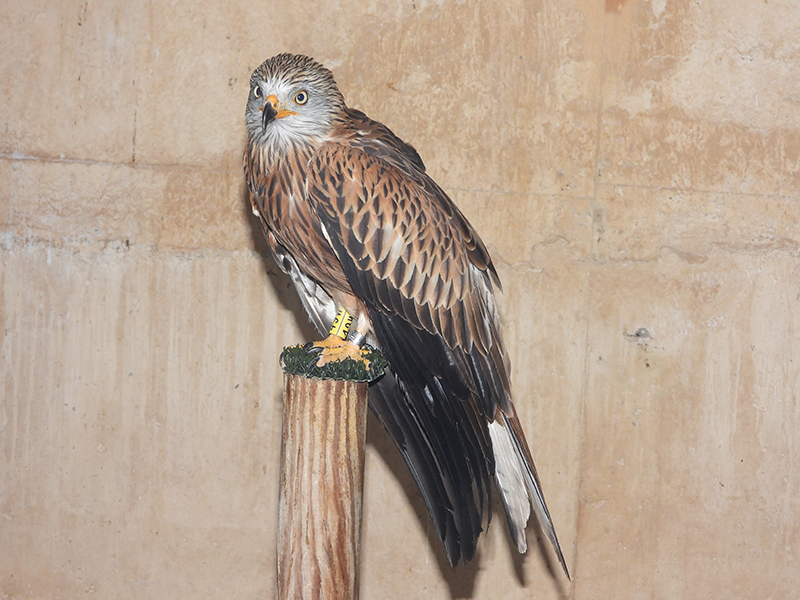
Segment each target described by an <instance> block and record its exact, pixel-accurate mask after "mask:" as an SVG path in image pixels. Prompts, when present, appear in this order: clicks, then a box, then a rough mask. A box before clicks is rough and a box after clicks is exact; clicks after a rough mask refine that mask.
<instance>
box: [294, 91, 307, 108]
mask: <svg viewBox="0 0 800 600" xmlns="http://www.w3.org/2000/svg"><path fill="white" fill-rule="evenodd" d="M306 102H308V92H307V91H305V90H300V91H299V92H297V93H296V94H295V95H294V103H295V104H299V105H300V106H302V105H303V104H305V103H306Z"/></svg>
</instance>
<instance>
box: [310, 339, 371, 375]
mask: <svg viewBox="0 0 800 600" xmlns="http://www.w3.org/2000/svg"><path fill="white" fill-rule="evenodd" d="M313 346H314V347H315V348H319V349H320V350H321V352H320V357H319V360H318V361H317V366H318V367H322V366H324V365H327V364H328V363H332V362H338V361H340V360H345V359H346V358H352V359H353V360H354V361H356V362H360V363H362V364H363V365H364V367H365V368H368V367H369V359H368V358H366V355H367V354H368V351H367V350H363V349H361V348H359V347H358V346H357V345H356V344H354V343H353V342H348V341H347V340H343V339H342V338H340V337H339V336H338V335H334V334H331V335H329V336H328V337H326V338H325V339H324V340H320V341H319V342H314V343H313Z"/></svg>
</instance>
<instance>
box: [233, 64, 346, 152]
mask: <svg viewBox="0 0 800 600" xmlns="http://www.w3.org/2000/svg"><path fill="white" fill-rule="evenodd" d="M343 109H344V98H343V97H342V94H341V92H340V91H339V88H338V87H336V81H334V79H333V74H332V73H331V72H330V71H329V70H328V69H326V68H325V67H323V66H322V65H321V64H319V63H318V62H316V61H314V60H313V59H311V58H308V57H307V56H301V55H296V54H279V55H277V56H273V57H272V58H269V59H267V60H266V61H264V63H263V64H262V65H261V66H260V67H258V68H257V69H256V70H255V71H254V72H253V75H252V77H251V78H250V97H249V99H248V101H247V111H246V113H245V117H246V122H247V133H248V136H249V138H250V142H251V143H252V144H256V145H260V146H262V147H269V148H271V149H272V150H275V151H281V150H285V149H286V147H288V146H289V145H291V144H307V143H313V142H314V141H318V140H320V139H322V138H324V137H325V135H326V134H327V133H328V131H329V130H330V128H331V124H332V122H333V119H334V117H335V116H336V115H337V114H338V113H340V112H341V111H342V110H343Z"/></svg>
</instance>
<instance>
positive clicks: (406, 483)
mask: <svg viewBox="0 0 800 600" xmlns="http://www.w3.org/2000/svg"><path fill="white" fill-rule="evenodd" d="M241 195H242V203H241V205H242V210H243V212H244V216H245V219H246V220H247V222H248V224H249V225H250V234H251V239H252V243H253V249H254V250H255V251H256V252H258V254H259V255H260V256H261V259H262V264H263V267H264V272H265V274H266V276H267V279H268V280H269V282H270V284H271V285H272V286H273V288H274V290H275V292H276V295H277V296H278V300H279V302H280V303H281V306H283V307H284V308H286V309H287V310H289V311H291V312H292V314H294V315H295V317H296V320H297V325H298V327H299V329H300V332H301V334H302V336H303V338H304V340H306V341H310V340H316V339H319V337H320V336H319V332H317V330H316V329H315V328H314V326H313V325H312V324H311V323H310V321H309V320H308V319H307V318H306V316H305V311H304V309H303V305H302V303H301V302H300V299H299V297H298V296H297V293H296V292H295V290H294V285H293V284H292V282H291V280H290V279H289V276H288V275H286V274H285V273H284V272H283V271H282V270H281V269H280V268H279V267H278V265H277V264H276V263H275V260H274V259H273V257H272V252H271V250H270V248H269V245H268V243H267V240H266V237H265V236H264V231H263V229H262V227H261V222H260V221H259V219H258V217H256V216H255V215H254V214H253V212H252V210H251V208H250V197H249V192H248V190H247V187H246V186H245V185H244V184H243V185H242V188H241ZM301 341H302V340H301ZM298 343H299V341H298ZM281 393H282V392H279V393H278V395H277V397H276V398H277V401H279V402H280V401H282V398H281ZM367 444H369V445H371V446H372V447H373V448H375V450H377V452H378V454H379V455H380V457H381V460H383V462H384V463H385V464H386V466H387V467H388V468H389V470H390V471H391V472H392V474H393V476H394V477H395V479H397V481H398V482H399V483H400V486H401V487H402V488H403V491H404V492H405V495H406V498H407V499H408V502H409V504H410V505H411V507H412V509H413V511H414V513H415V514H416V516H417V518H418V519H419V521H420V523H421V524H422V526H423V530H424V531H425V534H426V537H427V539H428V545H429V547H430V548H431V550H432V553H433V556H434V557H435V559H436V562H437V564H438V567H439V572H440V574H441V576H442V579H443V580H444V581H445V582H446V583H447V586H448V588H449V591H450V597H451V598H453V599H469V598H473V597H474V594H475V581H476V579H477V576H478V573H479V571H480V560H481V556H480V547H479V548H478V551H477V555H476V557H475V559H474V560H472V561H471V562H469V563H467V564H461V565H457V566H456V567H451V566H450V563H449V561H448V560H447V555H446V554H445V551H444V545H443V544H442V542H441V540H440V539H439V537H438V535H437V534H436V531H435V529H434V527H433V526H432V523H431V521H430V516H429V514H428V510H427V508H426V506H425V502H424V500H423V499H422V496H421V495H420V493H419V488H418V487H417V484H416V482H415V481H414V478H413V477H412V475H411V472H410V471H409V470H408V467H407V466H406V464H405V461H404V460H403V457H402V456H401V455H400V451H399V450H398V449H397V448H396V447H395V445H394V443H393V442H392V440H391V438H390V437H389V435H388V434H387V433H386V431H385V430H384V429H383V427H382V426H381V424H380V422H379V421H378V419H377V418H376V417H375V416H374V415H373V414H372V413H371V412H370V414H369V418H368V421H367ZM494 496H495V499H494V503H495V504H497V503H498V502H499V500H498V499H497V494H495V495H494ZM492 510H493V513H494V516H495V517H498V516H499V517H501V518H504V516H503V509H502V507H500V506H493V507H492ZM493 521H494V519H493ZM532 521H534V522H535V521H536V519H532ZM535 527H536V539H537V542H538V546H539V549H540V551H541V554H542V556H544V557H545V562H546V566H547V569H548V571H549V573H550V575H551V576H552V577H553V578H554V579H556V580H557V581H559V587H560V591H561V594H560V595H561V597H562V598H565V599H566V598H567V593H566V590H564V588H563V587H562V586H561V583H560V579H559V577H558V576H557V574H556V570H555V569H556V567H558V565H557V564H554V563H553V561H552V559H551V558H550V555H549V554H548V552H547V548H545V543H544V541H543V540H544V538H543V535H542V531H541V529H540V528H539V526H538V523H537V524H536V525H535ZM506 537H507V538H508V543H509V544H510V546H509V547H510V548H511V547H513V545H512V542H511V538H510V534H508V531H507V529H506ZM511 556H512V561H513V564H514V573H515V575H516V578H517V581H518V583H519V584H520V585H521V586H522V587H524V586H525V567H524V565H525V560H526V557H525V556H523V555H521V554H518V553H517V552H516V551H513V552H511Z"/></svg>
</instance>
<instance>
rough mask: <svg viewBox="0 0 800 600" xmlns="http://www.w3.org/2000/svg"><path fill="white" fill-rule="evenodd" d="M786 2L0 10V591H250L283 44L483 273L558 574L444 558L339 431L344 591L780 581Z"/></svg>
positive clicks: (271, 442) (797, 299)
mask: <svg viewBox="0 0 800 600" xmlns="http://www.w3.org/2000/svg"><path fill="white" fill-rule="evenodd" d="M798 31H800V10H798V5H797V2H796V0H769V2H766V1H765V2H753V1H751V0H728V1H725V2H722V1H720V2H688V1H678V0H638V1H637V0H629V1H626V0H607V1H606V2H605V4H604V3H603V1H602V0H535V1H528V0H509V1H507V2H506V1H504V2H495V1H494V0H483V1H476V2H466V1H461V2H456V1H449V2H448V1H439V2H435V1H426V0H403V1H402V2H401V1H392V0H375V1H371V2H362V1H360V0H339V1H337V2H321V1H318V0H307V1H305V2H274V1H272V0H267V1H261V2H254V1H249V0H248V1H242V2H231V1H226V0H222V1H220V2H201V3H189V2H180V3H179V2H153V3H145V2H127V1H122V0H109V1H108V2H92V1H88V0H78V1H71V2H68V1H65V2H60V3H55V2H52V1H50V0H25V1H24V2H23V1H19V0H16V1H12V2H6V3H5V4H4V5H3V7H2V8H0V82H2V83H0V286H2V292H1V293H2V296H0V325H1V327H0V331H1V332H2V333H1V335H2V339H1V340H0V343H2V362H1V363H0V396H1V397H0V596H2V597H3V598H43V599H57V598H83V597H86V596H87V595H92V594H94V595H95V596H96V597H100V598H153V599H173V598H220V599H222V598H225V599H227V598H271V597H273V594H274V570H275V566H274V565H275V534H276V531H275V522H276V517H277V497H278V494H277V483H278V474H277V472H276V468H277V462H278V456H279V429H280V421H279V419H280V410H281V407H280V400H279V393H280V385H279V384H280V373H279V370H278V367H277V353H278V352H279V350H280V348H281V347H282V346H283V345H286V344H289V343H294V342H299V341H303V340H306V339H309V338H310V337H311V332H310V329H309V328H308V326H307V325H306V324H305V323H304V318H303V317H302V316H301V315H300V313H299V312H298V306H297V302H296V300H295V298H294V293H293V290H291V289H289V287H288V282H287V280H286V279H285V278H284V277H282V276H280V275H278V274H277V273H276V271H277V269H276V268H275V266H274V265H273V264H272V263H271V261H270V260H269V259H268V258H267V259H265V258H262V255H261V253H262V252H263V250H264V245H263V242H262V241H261V240H260V238H259V233H258V231H257V230H255V229H254V225H253V223H252V221H251V220H250V218H249V216H248V214H247V213H248V211H247V208H246V200H245V194H244V188H243V183H242V176H241V169H240V156H241V151H242V148H243V142H244V128H243V112H244V105H245V101H246V97H247V94H248V79H249V76H250V73H251V71H252V69H253V68H255V67H256V66H257V65H258V64H259V63H260V62H261V61H262V60H263V59H265V58H266V57H268V56H270V55H272V54H275V53H278V52H281V51H287V50H288V51H294V52H301V53H307V54H310V55H312V56H314V57H316V58H317V59H319V60H321V61H323V62H324V63H326V64H327V65H328V66H330V67H331V68H333V69H334V72H335V73H336V75H337V78H338V81H339V83H340V86H341V88H342V90H343V92H344V94H345V96H346V98H347V99H348V101H349V103H350V104H351V105H355V106H357V107H359V108H361V109H363V110H365V111H366V112H367V113H368V114H370V115H372V116H373V117H375V118H377V119H379V120H381V121H383V122H385V123H387V124H388V125H389V126H390V127H392V128H393V129H394V130H395V132H396V133H398V134H399V135H400V136H401V137H403V138H405V139H407V140H408V141H410V142H412V143H413V144H415V145H416V147H417V148H418V150H419V151H420V153H421V155H422V156H423V158H424V159H425V160H426V162H427V164H428V167H429V170H430V172H431V173H432V174H433V175H434V177H435V178H436V179H437V180H438V181H439V182H440V183H441V184H442V185H443V187H444V188H445V189H446V190H447V191H448V192H449V193H450V194H452V196H453V197H454V199H455V200H456V201H457V202H458V203H459V204H460V205H461V206H462V207H463V209H464V211H465V213H466V214H467V215H468V216H469V217H470V218H471V219H472V221H473V223H474V224H475V225H476V227H477V228H478V230H479V231H480V232H481V233H482V235H483V237H484V239H485V240H486V242H487V244H488V245H489V248H490V250H491V251H492V252H493V255H494V257H495V260H496V262H497V263H498V266H499V270H500V274H501V277H502V278H503V280H504V282H505V295H504V298H503V309H504V315H505V325H506V335H507V340H508V342H509V347H510V351H511V353H512V360H513V362H514V373H513V374H514V380H515V390H516V398H517V405H518V407H519V411H520V414H521V418H522V420H523V422H524V425H525V427H526V428H527V431H528V432H529V433H528V435H529V438H530V440H531V442H532V445H533V446H534V455H535V457H536V459H537V462H538V465H539V470H540V473H541V476H542V479H543V483H544V486H545V491H546V493H547V497H548V500H549V503H550V507H551V511H552V513H553V517H554V519H555V522H556V525H557V527H558V530H559V533H560V536H561V539H562V543H563V544H564V546H565V551H566V555H567V557H568V561H569V563H570V565H571V566H572V568H573V571H574V574H575V582H574V584H572V585H561V584H559V583H558V582H557V580H554V579H553V578H552V577H551V576H550V575H549V573H548V571H547V568H546V565H545V562H544V560H543V558H542V554H541V552H539V551H538V550H537V548H536V547H535V545H534V547H533V548H532V550H531V551H530V552H529V554H528V556H526V557H525V558H522V559H519V558H517V557H515V555H514V553H513V552H512V550H511V547H510V545H509V543H508V539H507V537H508V536H507V534H506V531H505V525H504V523H503V519H502V515H501V514H496V519H495V520H494V521H493V523H492V527H491V528H490V530H489V533H488V535H487V536H486V537H485V539H483V541H482V543H481V546H480V555H479V558H478V559H477V560H476V561H475V563H473V564H472V565H471V566H469V567H467V568H462V569H459V570H457V571H455V572H452V571H451V570H450V568H449V567H448V566H447V565H446V561H445V559H444V556H443V553H442V550H441V548H440V547H439V544H438V542H435V540H434V537H435V534H434V533H433V532H432V529H431V526H430V523H429V521H428V518H427V516H426V515H425V514H424V507H423V505H422V502H421V501H420V499H419V498H418V496H417V492H416V490H415V489H414V487H413V483H412V482H411V479H410V477H409V475H408V474H407V473H406V471H405V470H404V467H403V465H402V464H401V462H400V460H399V457H398V455H397V453H396V451H395V450H394V449H393V448H392V447H391V446H390V444H389V443H388V441H387V439H386V437H385V436H384V434H383V432H382V431H381V430H380V428H379V426H378V425H377V423H376V422H375V421H374V420H372V421H371V422H370V432H369V450H368V464H367V484H366V487H367V490H366V507H365V515H364V518H365V521H364V545H363V553H364V560H363V571H362V586H363V594H362V596H363V598H365V599H366V598H376V599H381V598H405V599H409V600H411V599H439V598H442V599H444V598H451V597H456V598H509V599H522V598H526V599H527V598H531V597H536V598H554V599H555V598H565V597H566V598H575V599H577V600H583V599H587V600H588V599H596V598H712V597H717V598H735V597H738V598H767V597H769V598H773V599H776V598H795V597H797V589H798V588H800V568H798V565H800V557H799V556H798V553H799V550H800V525H799V524H800V403H798V390H800V270H798V267H797V265H798V255H800V224H798V222H799V221H800V206H798V202H800V177H799V176H798V172H800V37H799V36H798V33H797V32H798Z"/></svg>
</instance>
